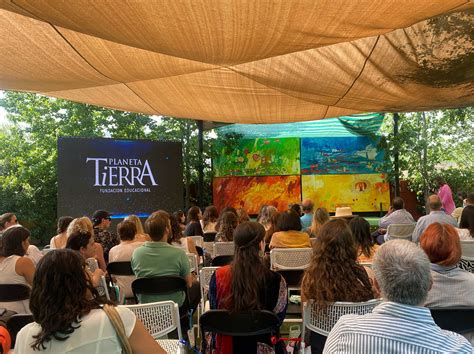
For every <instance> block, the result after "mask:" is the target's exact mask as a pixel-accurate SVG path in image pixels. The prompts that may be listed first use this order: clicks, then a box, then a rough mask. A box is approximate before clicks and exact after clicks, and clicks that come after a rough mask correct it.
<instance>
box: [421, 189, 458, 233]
mask: <svg viewBox="0 0 474 354" xmlns="http://www.w3.org/2000/svg"><path fill="white" fill-rule="evenodd" d="M428 206H429V208H430V210H431V211H430V213H429V214H428V215H425V216H422V217H421V218H419V219H418V222H417V223H416V226H415V231H413V236H412V239H413V242H418V240H419V239H420V236H421V234H422V233H423V231H425V229H426V228H427V227H428V226H429V225H431V224H433V223H435V222H439V223H440V224H449V225H452V226H454V227H458V223H457V222H456V220H455V219H454V218H453V217H452V216H451V215H448V214H446V213H445V212H444V211H442V210H441V206H442V204H441V199H439V197H438V196H437V195H436V194H433V195H430V196H429V197H428Z"/></svg>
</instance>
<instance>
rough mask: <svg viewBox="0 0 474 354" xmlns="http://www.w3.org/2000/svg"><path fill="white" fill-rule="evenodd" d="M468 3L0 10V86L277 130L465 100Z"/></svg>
mask: <svg viewBox="0 0 474 354" xmlns="http://www.w3.org/2000/svg"><path fill="white" fill-rule="evenodd" d="M473 28H474V1H466V0H443V1H433V0H370V1H369V0H357V1H348V0H294V1H293V0H290V1H289V0H206V1H204V0H161V1H160V0H135V1H123V0H101V1H97V0H67V1H66V0H10V1H8V0H0V88H1V89H5V90H20V91H31V92H38V93H42V94H45V95H48V96H54V97H60V98H66V99H69V100H73V101H79V102H85V103H90V104H95V105H100V106H104V107H110V108H115V109H121V110H127V111H134V112H142V113H146V114H159V115H170V116H174V117H183V118H193V119H202V120H211V121H221V122H239V123H281V122H292V121H304V120H314V119H321V118H327V117H336V116H341V115H348V114H353V113H359V112H367V111H392V112H396V111H415V110H427V109H435V108H447V107H462V106H470V105H473V103H474V89H473V81H474V80H473V78H474V40H473V37H474V32H473V31H474V30H473Z"/></svg>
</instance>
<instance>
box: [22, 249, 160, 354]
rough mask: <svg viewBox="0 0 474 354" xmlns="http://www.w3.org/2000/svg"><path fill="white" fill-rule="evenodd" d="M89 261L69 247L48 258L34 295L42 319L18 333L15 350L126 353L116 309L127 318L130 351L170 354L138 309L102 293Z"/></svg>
mask: <svg viewBox="0 0 474 354" xmlns="http://www.w3.org/2000/svg"><path fill="white" fill-rule="evenodd" d="M83 266H84V260H83V259H82V258H81V257H80V256H79V255H78V254H77V253H76V252H73V251H71V250H68V249H60V250H55V251H51V252H48V254H46V255H45V256H44V257H43V259H42V260H41V261H40V263H39V264H38V269H37V272H36V275H35V278H34V282H33V289H32V291H31V300H30V308H31V312H32V313H33V317H34V319H35V321H36V322H33V323H29V324H27V325H26V326H25V327H23V328H22V329H21V331H20V332H19V333H18V336H17V340H16V345H15V353H31V354H34V353H37V352H40V353H121V352H122V344H121V342H120V340H119V338H118V336H117V333H116V330H115V329H114V327H113V325H112V323H111V321H110V320H109V318H108V316H109V315H108V314H107V313H109V312H110V311H111V312H113V313H115V315H116V318H118V319H119V321H120V322H122V325H123V329H124V332H125V335H126V336H127V337H128V342H129V344H130V347H131V350H130V351H129V352H130V353H131V352H133V353H143V354H145V353H163V354H164V353H166V352H165V351H164V350H163V349H162V348H161V346H160V345H159V344H158V343H157V342H156V341H155V339H154V338H153V337H152V336H151V335H150V334H149V333H148V332H147V330H146V329H145V327H144V326H143V324H142V323H141V321H140V320H139V319H137V318H136V316H135V314H134V313H133V312H132V311H130V310H129V309H127V308H126V307H113V306H112V305H111V304H110V303H109V302H108V301H107V300H105V299H104V298H102V297H100V296H99V295H98V293H97V291H96V289H94V287H93V286H92V284H91V281H90V278H89V277H88V276H87V274H86V273H84V268H83ZM104 305H106V306H105V307H104V308H103V306H104ZM124 352H125V351H124Z"/></svg>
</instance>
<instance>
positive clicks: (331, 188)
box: [301, 174, 390, 212]
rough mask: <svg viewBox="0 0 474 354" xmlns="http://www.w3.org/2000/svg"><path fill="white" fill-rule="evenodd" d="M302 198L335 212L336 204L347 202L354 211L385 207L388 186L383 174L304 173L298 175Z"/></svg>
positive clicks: (387, 203) (387, 197)
mask: <svg viewBox="0 0 474 354" xmlns="http://www.w3.org/2000/svg"><path fill="white" fill-rule="evenodd" d="M301 188H302V196H303V199H311V200H313V201H314V204H315V206H316V207H325V208H326V209H327V210H328V211H329V212H334V211H335V210H336V207H340V206H350V207H351V208H352V211H353V212H365V211H379V210H380V209H381V206H382V209H383V210H387V209H388V207H389V204H390V187H389V184H388V182H387V180H386V175H385V174H361V175H307V176H304V175H303V176H301Z"/></svg>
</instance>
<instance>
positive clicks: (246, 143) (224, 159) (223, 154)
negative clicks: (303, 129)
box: [213, 138, 300, 177]
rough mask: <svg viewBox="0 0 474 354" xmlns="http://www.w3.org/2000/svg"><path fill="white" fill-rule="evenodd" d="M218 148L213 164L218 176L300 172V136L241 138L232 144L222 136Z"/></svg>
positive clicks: (291, 173)
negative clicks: (222, 138)
mask: <svg viewBox="0 0 474 354" xmlns="http://www.w3.org/2000/svg"><path fill="white" fill-rule="evenodd" d="M216 149H217V154H216V156H217V157H216V158H215V159H214V161H213V165H214V172H215V175H216V176H217V177H223V176H269V175H297V174H299V173H300V142H299V139H298V138H282V139H263V138H257V139H241V140H239V141H238V142H236V143H235V144H232V145H231V144H229V143H228V142H227V143H226V142H225V141H224V140H218V141H217V142H216Z"/></svg>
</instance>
